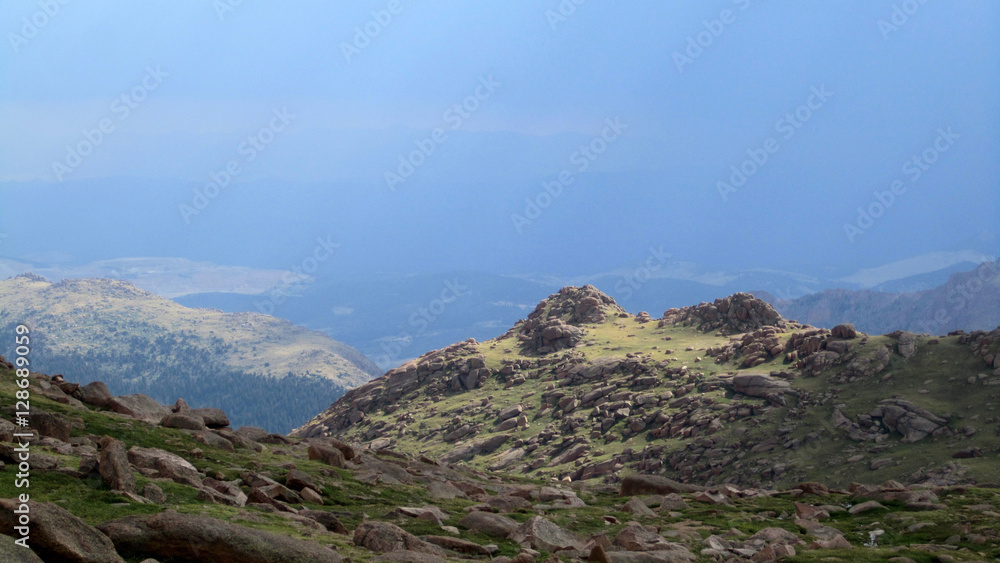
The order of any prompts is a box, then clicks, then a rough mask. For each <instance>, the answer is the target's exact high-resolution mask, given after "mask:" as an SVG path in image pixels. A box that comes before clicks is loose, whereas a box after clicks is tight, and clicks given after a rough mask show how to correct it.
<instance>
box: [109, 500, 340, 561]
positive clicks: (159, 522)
mask: <svg viewBox="0 0 1000 563" xmlns="http://www.w3.org/2000/svg"><path fill="white" fill-rule="evenodd" d="M98 528H99V529H100V530H101V531H102V532H104V533H105V534H107V536H108V537H109V538H111V541H112V542H114V545H115V547H117V548H118V549H120V550H122V551H123V552H124V551H128V552H135V553H143V554H150V555H153V556H155V557H158V558H161V559H170V558H177V559H186V560H191V561H204V562H206V563H208V562H218V563H225V562H233V563H236V562H239V563H273V562H274V561H281V562H282V563H321V562H328V563H340V561H341V557H340V555H338V554H337V553H336V552H334V551H332V550H330V549H328V548H326V547H324V546H322V545H320V544H317V543H313V542H309V541H305V540H299V539H295V538H292V537H289V536H283V535H279V534H274V533H271V532H265V531H261V530H255V529H252V528H247V527H244V526H238V525H236V524H230V523H228V522H223V521H222V520H216V519H215V518H208V517H205V516H194V515H190V514H178V513H177V512H174V511H172V510H168V511H166V512H162V513H160V514H154V515H151V516H127V517H125V518H119V519H117V520H111V521H109V522H105V523H103V524H101V525H100V526H98Z"/></svg>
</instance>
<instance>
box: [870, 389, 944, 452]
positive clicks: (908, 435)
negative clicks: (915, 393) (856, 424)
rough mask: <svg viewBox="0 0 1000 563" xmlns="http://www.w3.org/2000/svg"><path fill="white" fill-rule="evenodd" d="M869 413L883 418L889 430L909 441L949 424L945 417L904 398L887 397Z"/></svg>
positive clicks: (920, 438)
mask: <svg viewBox="0 0 1000 563" xmlns="http://www.w3.org/2000/svg"><path fill="white" fill-rule="evenodd" d="M869 414H870V415H871V416H872V417H877V418H881V419H882V423H883V424H885V426H886V428H888V429H889V430H895V431H896V432H899V433H900V434H902V435H903V441H904V442H907V443H912V442H916V441H918V440H922V439H924V438H926V437H927V436H929V435H931V434H932V433H934V432H935V431H936V430H938V429H939V428H942V427H944V426H945V425H947V424H948V421H947V420H945V419H944V418H941V417H940V416H937V415H936V414H934V413H932V412H930V411H929V410H927V409H925V408H922V407H918V406H917V405H915V404H913V403H912V402H910V401H906V400H903V399H886V400H884V401H882V405H880V406H879V407H877V408H876V409H875V410H873V411H872V412H871V413H869Z"/></svg>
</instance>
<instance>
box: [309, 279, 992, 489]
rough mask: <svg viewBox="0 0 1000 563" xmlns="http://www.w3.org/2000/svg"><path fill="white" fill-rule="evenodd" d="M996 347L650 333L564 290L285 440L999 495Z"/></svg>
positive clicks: (676, 473) (689, 318)
mask: <svg viewBox="0 0 1000 563" xmlns="http://www.w3.org/2000/svg"><path fill="white" fill-rule="evenodd" d="M998 347H1000V329H997V330H994V331H993V332H990V333H986V332H983V331H977V332H973V333H970V334H953V335H951V336H947V337H940V338H930V337H926V336H917V335H914V334H911V333H902V332H896V333H892V334H888V335H884V336H870V335H865V334H863V333H857V332H856V331H855V330H854V328H853V327H851V326H849V325H845V326H838V327H835V328H834V330H832V331H830V330H826V329H816V328H813V327H809V326H805V325H802V324H799V323H796V322H791V321H786V320H784V319H783V318H781V316H780V315H778V313H777V312H776V311H775V310H774V309H773V308H772V307H771V306H770V305H769V304H767V303H766V302H763V301H761V300H759V299H755V298H754V297H753V296H751V295H749V294H735V295H733V296H731V297H727V298H725V299H720V300H716V301H715V302H714V303H702V304H700V305H698V306H694V307H686V308H682V309H670V310H667V311H666V312H665V313H664V314H663V315H662V316H661V317H660V318H658V319H657V318H652V317H651V316H650V315H648V314H646V313H639V314H638V315H633V314H630V313H627V312H625V311H623V310H622V309H621V308H620V307H619V306H618V305H617V304H616V303H615V301H614V300H613V299H611V298H610V297H608V296H606V295H604V294H602V293H601V292H600V291H598V290H597V289H595V288H593V287H591V286H584V287H582V288H574V287H567V288H564V289H562V290H561V291H559V293H557V294H554V295H551V296H550V297H549V298H548V299H546V300H544V301H542V302H541V303H539V304H538V306H537V308H536V309H535V310H534V312H532V313H531V315H529V316H528V318H527V319H526V320H522V321H520V322H518V323H517V324H516V325H515V326H514V327H513V328H512V329H511V330H509V331H508V332H507V333H505V334H503V335H502V336H500V337H498V338H496V339H494V340H489V341H486V342H481V343H480V342H476V341H474V340H467V341H465V342H460V343H457V344H454V345H452V346H449V347H447V348H444V349H441V350H436V351H433V352H430V353H428V354H425V355H424V356H421V357H420V358H418V359H416V360H414V361H411V362H409V363H407V364H405V365H403V366H400V367H399V368H397V369H394V370H390V371H389V372H388V373H386V375H384V376H383V377H381V378H379V379H377V380H374V381H372V382H369V383H367V384H365V385H363V386H361V387H359V388H356V389H353V390H351V391H349V392H348V393H347V394H346V395H345V396H343V397H342V398H340V399H339V400H338V401H337V402H336V403H334V404H333V405H332V406H331V407H330V408H329V409H327V410H326V411H324V412H323V413H321V414H320V415H319V416H317V417H316V418H314V419H313V420H311V421H310V422H309V423H308V424H306V425H305V426H303V427H302V428H299V429H297V430H296V431H295V432H294V435H296V436H303V437H317V436H333V437H337V438H339V439H341V440H345V441H356V442H358V443H362V444H365V446H366V447H368V448H372V449H375V450H378V449H381V448H392V449H396V450H400V451H403V452H408V453H410V454H413V455H426V456H429V457H432V458H438V459H441V460H444V461H449V462H457V461H464V462H466V463H467V464H469V465H471V466H472V467H476V468H479V469H483V470H490V471H510V472H514V473H516V474H522V475H526V476H529V477H532V478H550V477H554V478H569V479H572V480H574V481H576V480H589V479H596V478H603V479H605V480H608V481H610V482H616V481H617V480H619V479H620V478H621V476H622V475H623V474H625V473H627V472H630V471H638V472H643V473H654V474H662V475H665V476H667V477H670V478H672V479H676V480H679V481H683V482H690V483H698V484H722V483H732V484H736V485H740V486H752V487H781V486H789V485H791V484H794V483H796V482H800V481H807V480H817V481H822V482H825V483H828V484H832V485H836V486H846V485H847V484H849V483H851V482H854V481H858V482H873V481H878V482H881V481H885V480H889V479H896V480H900V481H902V482H907V483H919V482H927V483H932V484H951V483H958V482H996V481H997V475H998V467H1000V466H998V459H997V454H998V452H1000V426H998V423H1000V418H998V417H997V413H996V409H997V404H998V402H1000V353H998Z"/></svg>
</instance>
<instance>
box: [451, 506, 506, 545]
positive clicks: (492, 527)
mask: <svg viewBox="0 0 1000 563" xmlns="http://www.w3.org/2000/svg"><path fill="white" fill-rule="evenodd" d="M458 525H459V526H462V527H463V528H468V529H469V530H472V531H473V532H479V533H482V534H486V535H487V536H492V537H495V538H506V537H507V536H509V535H510V534H511V532H513V531H514V530H516V529H517V528H518V523H517V521H516V520H513V519H512V518H508V517H506V516H503V515H501V514H494V513H492V512H480V511H478V510H477V511H473V512H470V513H469V514H468V515H466V516H465V517H464V518H462V519H461V520H459V522H458Z"/></svg>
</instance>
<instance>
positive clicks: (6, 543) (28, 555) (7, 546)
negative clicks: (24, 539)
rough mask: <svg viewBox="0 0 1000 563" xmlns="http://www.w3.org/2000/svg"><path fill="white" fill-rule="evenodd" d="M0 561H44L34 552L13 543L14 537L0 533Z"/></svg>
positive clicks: (12, 562) (39, 562)
mask: <svg viewBox="0 0 1000 563" xmlns="http://www.w3.org/2000/svg"><path fill="white" fill-rule="evenodd" d="M0 561H3V562H4V563H45V562H44V561H42V559H41V558H40V557H39V556H37V555H35V552H34V551H32V550H31V549H30V548H29V549H24V548H23V547H21V546H20V545H18V544H16V543H14V538H12V537H10V536H5V535H3V534H0Z"/></svg>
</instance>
